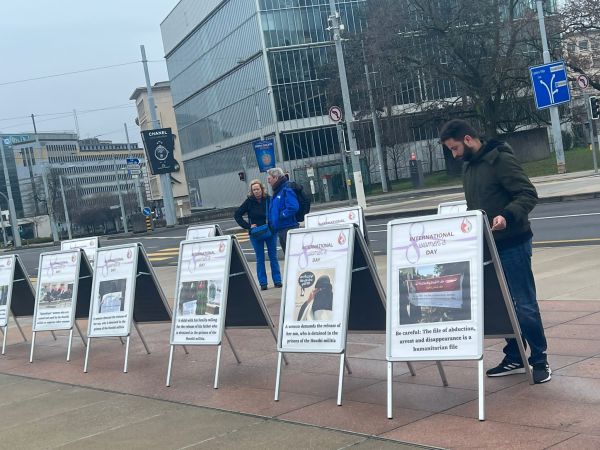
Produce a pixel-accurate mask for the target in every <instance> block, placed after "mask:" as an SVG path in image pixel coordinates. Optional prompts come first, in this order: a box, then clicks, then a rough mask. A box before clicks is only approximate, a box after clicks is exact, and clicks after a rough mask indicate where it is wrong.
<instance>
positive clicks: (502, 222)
mask: <svg viewBox="0 0 600 450" xmlns="http://www.w3.org/2000/svg"><path fill="white" fill-rule="evenodd" d="M505 229H506V219H505V218H504V217H502V216H496V217H494V220H493V221H492V231H500V230H505Z"/></svg>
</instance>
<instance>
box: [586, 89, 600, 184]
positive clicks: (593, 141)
mask: <svg viewBox="0 0 600 450" xmlns="http://www.w3.org/2000/svg"><path fill="white" fill-rule="evenodd" d="M583 101H584V103H585V112H586V113H587V118H588V123H589V124H590V143H591V145H592V149H591V150H592V159H593V160H594V173H598V161H597V159H596V148H597V146H598V142H596V139H595V136H594V129H595V128H596V127H595V126H594V119H592V108H591V106H590V96H589V95H588V93H587V92H584V93H583ZM599 151H600V150H599Z"/></svg>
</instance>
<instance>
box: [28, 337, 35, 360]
mask: <svg viewBox="0 0 600 450" xmlns="http://www.w3.org/2000/svg"><path fill="white" fill-rule="evenodd" d="M35 335H36V333H35V331H34V332H33V333H32V335H31V351H30V352H29V362H30V363H32V362H33V347H34V346H35Z"/></svg>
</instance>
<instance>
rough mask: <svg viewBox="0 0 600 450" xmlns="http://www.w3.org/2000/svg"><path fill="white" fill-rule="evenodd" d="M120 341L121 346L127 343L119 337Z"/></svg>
mask: <svg viewBox="0 0 600 450" xmlns="http://www.w3.org/2000/svg"><path fill="white" fill-rule="evenodd" d="M119 340H120V341H121V345H125V341H124V340H123V338H122V337H121V336H119Z"/></svg>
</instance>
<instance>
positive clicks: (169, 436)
mask: <svg viewBox="0 0 600 450" xmlns="http://www.w3.org/2000/svg"><path fill="white" fill-rule="evenodd" d="M0 397H1V399H2V400H1V403H2V407H3V408H2V409H3V413H2V420H1V421H0V433H1V435H2V448H14V449H51V448H52V449H53V448H61V449H82V448H85V449H105V448H127V449H144V450H148V449H184V448H186V449H188V448H190V449H191V448H196V449H231V448H244V449H260V450H262V449H265V448H318V449H339V448H345V447H350V446H351V447H352V448H357V449H361V450H363V449H364V450H367V449H400V450H403V449H406V450H408V449H417V448H424V447H420V446H415V445H405V444H400V443H398V442H394V441H390V440H386V439H380V438H375V437H372V436H365V435H360V434H356V433H348V432H342V431H336V430H331V429H325V428H319V427H314V426H308V425H299V424H294V423H290V422H285V421H281V420H276V419H270V418H268V417H259V416H252V415H247V414H238V413H231V412H226V411H220V410H216V409H210V408H203V407H198V406H191V405H185V404H179V403H173V402H168V401H162V400H154V399H150V398H145V397H140V396H135V395H125V394H119V393H115V392H109V391H106V390H99V389H90V388H82V387H79V386H73V385H68V384H61V383H53V382H47V381H43V380H39V379H32V378H24V377H19V376H11V375H0Z"/></svg>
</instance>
